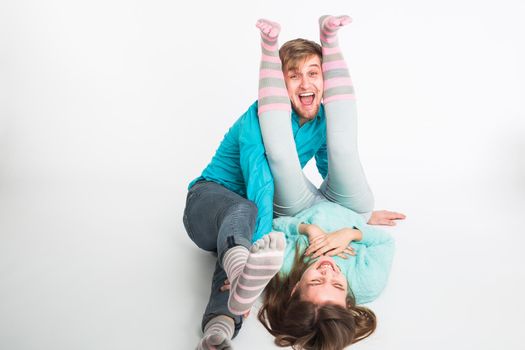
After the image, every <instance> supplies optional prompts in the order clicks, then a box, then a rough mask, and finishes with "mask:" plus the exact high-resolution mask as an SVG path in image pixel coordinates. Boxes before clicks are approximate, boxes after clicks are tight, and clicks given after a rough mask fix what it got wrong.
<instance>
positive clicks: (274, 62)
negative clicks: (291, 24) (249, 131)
mask: <svg viewBox="0 0 525 350" xmlns="http://www.w3.org/2000/svg"><path fill="white" fill-rule="evenodd" d="M256 27H257V28H259V29H260V31H261V50H262V56H261V65H260V67H259V104H258V115H259V116H261V114H263V113H265V112H278V113H279V112H281V113H283V114H284V115H285V116H286V117H289V116H290V111H291V107H290V98H289V97H288V92H287V91H286V85H285V83H284V77H283V72H282V67H281V60H280V58H279V45H278V43H277V38H278V36H279V33H280V31H281V26H280V25H279V24H278V23H275V22H271V21H268V20H266V19H260V20H258V21H257V24H256Z"/></svg>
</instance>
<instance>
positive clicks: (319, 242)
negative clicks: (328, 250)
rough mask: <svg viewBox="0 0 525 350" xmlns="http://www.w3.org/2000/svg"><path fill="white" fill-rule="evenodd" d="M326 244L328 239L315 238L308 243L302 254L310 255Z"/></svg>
mask: <svg viewBox="0 0 525 350" xmlns="http://www.w3.org/2000/svg"><path fill="white" fill-rule="evenodd" d="M326 244H328V241H327V240H326V239H325V238H324V237H323V238H320V239H317V240H315V241H314V242H312V243H311V244H310V246H309V247H308V248H307V249H306V251H305V252H304V254H305V255H310V254H312V253H315V252H316V251H317V250H318V249H321V248H323V247H324V246H325V245H326Z"/></svg>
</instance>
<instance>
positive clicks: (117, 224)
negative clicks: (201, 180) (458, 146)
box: [0, 178, 525, 350]
mask: <svg viewBox="0 0 525 350" xmlns="http://www.w3.org/2000/svg"><path fill="white" fill-rule="evenodd" d="M470 180H471V181H473V183H467V182H464V183H463V185H464V186H465V187H471V186H472V185H473V184H476V183H477V184H478V185H479V188H480V190H479V191H472V192H471V191H469V189H468V188H467V191H458V190H459V189H458V188H457V187H456V188H455V187H454V186H452V187H451V186H450V185H449V184H441V185H440V184H438V183H432V184H430V183H428V182H427V181H422V179H418V178H413V179H410V180H409V179H404V180H403V179H392V178H390V181H391V183H397V186H399V187H401V188H403V191H405V192H406V196H405V197H403V198H398V199H395V200H394V199H391V200H388V202H391V203H394V202H395V203H396V205H395V208H394V204H392V205H391V206H390V207H391V208H394V209H399V210H402V211H404V212H405V213H406V214H407V215H408V218H407V220H406V222H404V223H401V224H400V225H399V226H398V227H396V228H393V229H390V230H391V232H392V233H393V234H394V235H395V236H396V238H397V253H396V257H395V263H394V266H393V271H392V275H391V279H390V283H389V285H388V287H387V289H386V291H385V292H384V294H383V295H382V296H381V297H380V298H379V299H378V300H377V301H376V302H374V303H373V304H371V305H370V307H371V308H373V310H375V311H376V313H377V315H378V318H379V328H378V330H377V332H376V333H375V334H374V335H373V336H372V337H371V338H370V339H369V340H367V341H365V342H363V343H362V344H360V345H359V346H356V348H362V349H378V348H379V349H403V348H406V347H407V346H410V348H425V349H442V348H454V349H495V348H504V349H521V348H522V347H521V346H522V344H521V335H520V332H521V331H522V328H523V325H525V316H524V315H525V306H524V302H523V298H522V296H523V295H524V293H525V272H524V269H523V266H525V264H524V263H525V259H524V257H523V256H524V255H523V253H522V250H523V245H524V243H525V239H524V238H523V230H522V229H520V227H523V225H522V224H521V222H520V220H521V218H522V213H523V208H524V207H523V201H521V202H520V201H519V200H518V198H515V196H514V194H513V193H507V194H504V193H496V192H498V191H495V190H493V189H490V188H489V187H488V186H487V185H488V184H484V183H478V182H477V180H476V179H470ZM382 186H386V184H384V183H383V184H382ZM376 187H377V186H376ZM472 187H475V186H472ZM481 188H484V190H481ZM385 189H386V190H385V191H384V192H386V197H388V195H389V194H390V192H399V190H395V191H388V188H387V187H385ZM470 189H472V188H470ZM450 196H453V197H450ZM183 197H184V188H182V187H181V186H178V185H175V184H174V185H172V186H159V185H155V184H153V183H125V182H121V183H117V182H113V183H111V182H102V181H98V182H94V181H88V179H84V181H80V180H78V182H75V183H73V182H70V183H67V182H62V183H57V182H52V181H46V180H42V181H36V180H32V181H30V180H27V181H20V182H17V183H8V184H5V183H4V186H2V188H1V196H0V232H1V239H2V242H1V245H0V286H1V287H0V348H2V349H9V350H15V349H146V348H148V349H191V348H192V346H193V345H194V344H195V343H196V342H197V340H198V337H199V329H198V325H199V323H200V316H201V313H202V311H203V308H204V306H205V303H206V300H207V296H208V295H207V293H208V289H209V280H210V276H211V273H212V269H213V264H214V257H213V256H212V255H210V254H207V253H204V252H201V251H199V249H197V248H196V247H195V246H193V244H192V243H191V241H190V240H189V239H188V238H187V236H186V234H185V232H184V229H183V226H182V224H181V213H182V210H183ZM379 197H382V196H379ZM235 344H236V347H237V348H238V349H267V348H272V339H271V337H270V335H269V334H267V333H266V331H265V330H264V329H263V328H262V326H261V325H260V324H258V322H257V321H256V319H255V318H254V317H251V318H250V319H248V321H247V322H246V324H245V326H244V328H243V329H242V331H241V333H240V335H239V336H238V337H237V338H236V339H235ZM412 346H413V347H412Z"/></svg>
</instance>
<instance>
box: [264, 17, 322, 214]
mask: <svg viewBox="0 0 525 350" xmlns="http://www.w3.org/2000/svg"><path fill="white" fill-rule="evenodd" d="M256 26H257V28H259V29H260V30H261V49H262V57H261V65H260V69H259V104H258V114H259V125H260V126H261V134H262V137H263V141H264V148H265V150H266V156H267V158H268V164H269V166H270V169H271V171H272V175H273V180H274V188H275V190H274V213H275V214H276V215H278V216H281V215H295V214H297V213H298V212H299V211H301V210H303V209H305V208H308V207H309V206H311V204H312V202H313V200H314V195H313V193H315V192H316V191H317V190H316V189H315V187H314V186H313V185H311V184H310V183H309V181H308V180H307V179H306V177H305V176H304V175H303V171H302V168H301V164H300V162H299V157H298V156H297V149H296V146H295V142H294V138H293V133H292V124H291V116H290V113H291V105H290V97H289V96H288V92H287V90H286V85H285V82H284V77H283V72H282V67H281V60H280V58H279V45H278V43H277V39H278V36H279V32H280V30H281V28H280V26H279V24H277V23H275V22H271V21H268V20H264V19H261V20H259V21H258V22H257V25H256Z"/></svg>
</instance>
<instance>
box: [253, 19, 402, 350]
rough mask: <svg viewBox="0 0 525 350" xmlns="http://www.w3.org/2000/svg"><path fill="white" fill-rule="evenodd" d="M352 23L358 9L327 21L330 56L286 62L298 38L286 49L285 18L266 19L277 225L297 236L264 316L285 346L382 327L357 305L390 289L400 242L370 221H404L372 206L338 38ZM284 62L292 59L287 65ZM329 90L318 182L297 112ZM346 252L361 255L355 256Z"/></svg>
mask: <svg viewBox="0 0 525 350" xmlns="http://www.w3.org/2000/svg"><path fill="white" fill-rule="evenodd" d="M350 21H351V20H350V18H349V17H348V16H339V17H333V16H323V17H321V18H320V19H319V25H320V37H321V44H322V49H321V50H322V60H323V62H322V63H321V60H320V58H319V57H318V55H311V54H310V55H304V56H301V54H300V53H299V54H298V56H297V57H296V58H295V59H292V60H290V59H289V58H288V57H286V60H284V59H283V56H286V55H288V53H289V52H293V45H294V44H293V41H292V42H288V43H286V44H285V45H283V47H282V48H281V49H280V51H278V50H277V47H278V45H277V37H278V34H279V32H280V27H279V25H278V24H277V23H274V22H271V21H267V20H260V21H259V22H258V23H257V27H258V28H259V29H260V30H261V38H262V43H261V44H262V50H263V55H262V62H261V69H260V80H259V82H260V83H259V124H260V126H261V132H262V136H263V141H264V145H265V149H266V155H267V158H268V163H269V165H270V169H271V171H272V176H273V178H274V186H275V196H274V214H275V215H276V216H281V217H280V218H278V219H275V220H274V230H276V231H282V232H284V233H285V235H286V239H287V248H286V252H285V261H284V265H283V267H282V269H281V273H280V274H278V275H276V276H275V277H274V278H273V279H272V280H271V282H270V283H269V285H268V286H267V287H266V289H265V299H264V304H263V306H262V308H261V310H260V312H259V319H260V321H261V322H262V323H263V324H264V325H265V327H266V328H267V329H268V330H269V331H270V332H271V333H272V334H273V335H275V336H276V344H277V345H280V346H292V347H295V348H304V349H342V348H344V347H345V346H347V345H349V344H352V343H355V342H356V341H359V340H361V339H364V338H366V337H367V336H369V335H370V334H371V333H372V332H373V331H374V329H375V326H376V319H375V315H374V313H373V312H372V311H371V310H369V309H367V308H365V307H361V306H357V305H356V304H357V303H366V302H369V301H372V300H373V299H375V298H376V297H377V296H378V295H379V293H380V292H381V290H382V289H383V288H384V286H385V283H386V280H387V277H388V273H389V270H390V264H391V260H392V256H393V240H392V238H391V237H390V236H389V235H388V234H386V233H384V232H381V231H379V230H377V229H375V228H372V227H370V226H367V225H366V222H367V221H368V223H371V224H374V223H384V222H385V221H386V222H387V223H389V224H391V223H393V220H395V219H403V218H404V215H402V214H399V213H391V212H385V211H383V212H374V213H373V212H372V210H373V195H372V192H371V191H370V188H369V186H368V184H367V181H366V177H365V175H364V172H363V169H362V167H361V163H360V161H359V156H358V152H357V133H356V131H357V127H356V125H357V112H356V106H355V98H354V90H353V86H352V81H351V79H350V75H349V73H348V69H347V67H346V63H345V61H344V59H343V56H342V54H341V51H340V48H339V45H338V40H337V31H338V29H339V28H340V27H342V26H344V25H346V24H348V23H350ZM279 58H280V60H279ZM280 61H286V62H291V63H288V64H287V66H286V67H281V66H280ZM283 68H284V69H283ZM283 72H284V76H283V74H282V73H283ZM268 77H271V78H272V80H271V84H272V85H271V86H268ZM323 77H324V80H323ZM284 86H286V89H283V87H284ZM320 94H322V96H323V99H324V109H325V114H326V120H327V122H326V123H327V126H326V128H327V131H326V137H327V152H328V172H327V174H325V175H326V176H325V177H324V182H323V184H322V185H321V187H320V188H319V189H316V188H315V186H313V185H312V184H311V183H310V182H309V181H308V180H307V179H306V177H304V175H303V173H302V169H301V164H300V163H299V159H298V156H297V152H296V147H295V144H294V140H293V135H292V132H291V126H290V122H289V120H290V119H289V113H290V110H291V106H290V100H291V105H292V106H293V108H294V109H295V110H296V111H298V110H302V111H306V112H308V109H309V108H310V107H311V106H312V105H315V103H314V102H315V99H316V98H318V99H320ZM288 96H290V97H291V99H289V98H288ZM314 114H315V113H314ZM314 114H313V115H314ZM313 120H314V118H312V122H314V121H313ZM352 242H354V243H352ZM350 243H352V245H350ZM308 245H309V246H308ZM346 255H353V256H354V257H351V258H350V259H348V260H346V259H345V258H346ZM333 257H335V258H333ZM317 258H318V259H317Z"/></svg>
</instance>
